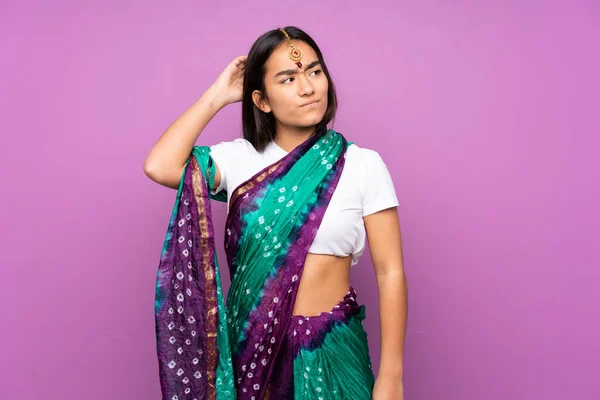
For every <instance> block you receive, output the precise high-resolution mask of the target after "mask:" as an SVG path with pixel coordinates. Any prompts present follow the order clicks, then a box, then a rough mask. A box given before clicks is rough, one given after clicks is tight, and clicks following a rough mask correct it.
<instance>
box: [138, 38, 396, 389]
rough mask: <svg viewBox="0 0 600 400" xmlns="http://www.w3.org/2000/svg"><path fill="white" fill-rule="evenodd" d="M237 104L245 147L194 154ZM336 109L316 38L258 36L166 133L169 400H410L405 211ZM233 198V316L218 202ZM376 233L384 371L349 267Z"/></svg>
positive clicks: (376, 160)
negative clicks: (221, 255) (215, 121)
mask: <svg viewBox="0 0 600 400" xmlns="http://www.w3.org/2000/svg"><path fill="white" fill-rule="evenodd" d="M237 101H242V122H243V133H244V137H243V138H240V139H236V140H233V141H228V142H220V143H218V144H215V145H213V146H210V147H209V146H195V142H196V140H197V138H198V136H199V134H200V133H201V132H202V130H203V129H204V127H205V126H206V125H207V124H208V122H209V121H210V120H211V118H212V117H213V116H214V115H215V114H216V113H217V112H218V110H220V109H221V108H223V107H224V106H225V105H227V104H230V103H233V102H237ZM336 105H337V99H336V94H335V88H334V85H333V82H332V80H331V76H330V74H329V71H328V70H327V66H326V65H325V61H324V59H323V56H322V54H321V51H320V50H319V48H318V46H317V44H316V43H315V42H314V41H313V39H312V38H311V37H310V36H308V35H307V34H306V33H305V32H303V31H302V30H300V29H298V28H296V27H286V28H283V29H275V30H272V31H269V32H267V33H265V34H264V35H262V36H261V37H260V38H258V39H257V41H256V42H255V43H254V45H253V46H252V48H251V50H250V52H249V54H248V56H240V57H237V58H236V59H234V60H233V61H232V62H231V63H230V64H229V65H228V66H227V67H226V68H225V70H224V71H223V72H222V73H221V75H219V77H218V79H217V80H216V81H215V82H214V84H213V85H212V86H211V87H210V88H209V89H208V90H207V91H206V92H205V93H204V95H203V96H202V97H201V98H200V99H199V100H198V101H197V102H196V103H195V104H194V105H193V106H192V107H190V108H189V109H188V110H187V111H186V112H185V113H183V114H182V115H181V116H180V117H179V118H178V119H177V120H176V121H175V122H174V123H173V124H172V125H171V126H169V128H168V129H167V130H166V131H165V132H164V133H163V135H162V136H161V138H160V139H159V140H158V142H157V143H156V145H155V146H154V147H153V148H152V150H151V152H150V154H149V155H148V157H147V159H146V161H145V164H144V170H145V173H146V174H147V175H148V177H149V178H150V179H152V180H153V181H155V182H158V183H160V184H162V185H165V186H168V187H171V188H174V189H178V195H177V201H176V204H175V207H174V209H173V212H172V217H171V221H170V224H169V229H168V232H167V237H166V239H165V243H164V246H163V251H162V253H161V262H160V266H159V271H158V276H157V287H156V305H155V313H156V333H157V342H158V345H157V350H158V356H159V366H160V378H161V387H162V391H163V398H164V399H169V400H181V399H198V400H200V399H205V398H207V399H234V398H237V399H248V400H263V399H310V400H315V399H352V400H361V399H375V400H383V399H394V400H396V399H402V398H403V387H402V354H403V345H404V338H405V329H406V317H407V315H406V314H407V288H406V281H405V276H404V271H403V265H402V250H401V247H402V246H401V237H400V227H399V222H398V214H397V211H396V207H397V206H398V201H397V198H396V194H395V191H394V186H393V183H392V180H391V177H390V174H389V172H388V170H387V168H386V166H385V163H384V162H383V160H382V159H381V157H380V156H379V154H378V153H377V152H375V151H373V150H370V149H367V148H362V147H359V146H357V145H356V144H353V143H352V142H350V141H348V140H347V139H346V138H345V137H344V136H343V135H342V134H341V133H339V132H336V131H335V130H333V129H328V128H327V127H326V126H327V124H328V123H329V122H330V121H332V120H333V118H334V116H335V112H336ZM211 198H212V199H216V200H220V201H225V202H227V204H228V215H227V222H226V234H225V250H226V254H227V262H228V265H229V270H230V276H231V287H230V289H229V292H228V295H227V304H226V306H225V304H224V300H223V294H222V292H221V283H220V279H219V273H218V265H217V259H216V256H215V254H216V253H215V251H214V239H213V229H212V219H211V213H210V201H209V199H211ZM365 237H368V239H369V248H370V252H371V257H372V260H373V265H374V267H375V272H376V276H377V284H378V291H379V304H380V320H381V324H380V327H381V363H380V368H379V374H378V376H377V379H376V380H375V377H374V375H373V372H372V368H371V361H370V358H369V348H368V344H367V335H366V332H365V331H364V329H363V323H362V321H363V319H364V318H365V306H364V305H360V304H359V303H358V302H357V300H356V292H355V290H354V288H353V287H352V286H351V283H350V269H351V267H352V266H353V265H355V264H356V263H357V261H358V258H359V257H360V255H361V254H362V252H363V250H364V245H365Z"/></svg>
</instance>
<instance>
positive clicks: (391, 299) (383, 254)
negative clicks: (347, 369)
mask: <svg viewBox="0 0 600 400" xmlns="http://www.w3.org/2000/svg"><path fill="white" fill-rule="evenodd" d="M364 223H365V229H366V233H367V238H368V241H369V250H370V253H371V259H372V261H373V266H374V267H375V275H376V277H377V287H378V291H379V319H380V332H381V333H380V335H381V361H380V364H379V374H378V375H377V380H376V381H375V387H374V389H373V400H384V399H385V400H401V399H404V389H403V384H402V376H403V365H402V363H403V355H404V339H405V337H406V321H407V316H408V288H407V282H406V276H405V274H404V264H403V256H402V238H401V233H400V222H399V219H398V211H397V207H393V208H388V209H385V210H382V211H379V212H376V213H374V214H370V215H367V216H366V217H364Z"/></svg>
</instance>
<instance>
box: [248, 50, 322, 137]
mask: <svg viewBox="0 0 600 400" xmlns="http://www.w3.org/2000/svg"><path fill="white" fill-rule="evenodd" d="M294 43H295V44H296V45H297V47H298V48H299V49H300V51H301V52H302V54H303V57H302V60H301V61H300V62H301V63H302V68H298V66H297V65H296V64H295V63H294V61H292V60H291V59H290V57H289V51H290V49H291V47H290V46H289V44H288V42H287V41H286V42H283V43H282V44H281V45H280V46H279V47H277V48H276V49H275V51H273V53H272V54H271V56H270V57H269V59H268V60H267V63H266V65H265V67H266V72H265V89H266V93H265V97H264V98H263V99H262V100H261V93H260V91H258V90H255V91H254V92H253V94H252V99H253V101H254V104H256V106H257V107H258V108H260V109H261V110H262V111H264V112H266V113H268V112H273V115H274V117H275V119H276V120H277V121H278V123H280V124H283V125H287V126H294V127H303V128H304V127H310V126H314V125H316V124H318V123H319V122H320V121H321V120H322V119H323V116H324V115H325V112H326V111H327V91H328V89H329V84H328V82H327V77H326V76H325V73H324V72H323V69H322V68H321V64H320V63H319V59H318V57H317V54H316V53H315V51H314V50H313V49H312V47H310V46H309V45H308V44H307V43H306V42H303V41H299V40H294ZM311 102H312V104H307V103H311Z"/></svg>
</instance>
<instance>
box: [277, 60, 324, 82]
mask: <svg viewBox="0 0 600 400" xmlns="http://www.w3.org/2000/svg"><path fill="white" fill-rule="evenodd" d="M320 64H321V62H320V61H319V60H317V61H313V62H311V63H310V64H308V65H307V66H306V67H305V68H304V69H305V70H307V69H311V68H312V67H314V66H317V65H320ZM296 71H297V69H286V70H285V71H279V72H278V73H276V74H275V76H274V78H277V77H278V76H281V75H294V74H295V73H296Z"/></svg>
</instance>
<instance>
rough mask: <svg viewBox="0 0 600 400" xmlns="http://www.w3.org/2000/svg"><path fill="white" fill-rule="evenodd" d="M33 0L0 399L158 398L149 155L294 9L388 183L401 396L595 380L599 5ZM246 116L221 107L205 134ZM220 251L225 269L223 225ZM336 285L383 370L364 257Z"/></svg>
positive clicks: (21, 13) (20, 33) (561, 390)
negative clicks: (401, 258) (351, 292)
mask: <svg viewBox="0 0 600 400" xmlns="http://www.w3.org/2000/svg"><path fill="white" fill-rule="evenodd" d="M40 3H43V4H34V3H33V2H25V1H20V2H16V1H6V0H5V1H3V2H2V3H1V4H0V46H1V48H0V50H1V60H2V61H1V63H0V72H1V75H0V77H1V78H0V109H1V112H0V118H1V120H0V123H1V125H0V127H1V129H2V133H1V135H2V136H1V137H2V140H1V142H0V143H1V146H0V174H1V178H2V194H3V196H2V206H1V207H0V226H1V227H2V228H1V231H0V235H1V237H0V239H1V241H0V243H1V246H2V249H1V252H0V254H1V256H0V283H1V287H0V301H1V304H2V308H1V313H2V314H1V320H0V345H1V346H2V347H1V349H0V350H1V352H0V354H1V355H0V372H1V374H0V398H2V399H9V398H18V399H40V398H43V399H49V400H54V399H88V400H96V399H106V398H110V399H159V398H160V388H159V381H158V370H157V359H156V354H155V336H154V315H153V306H154V284H155V278H156V270H157V267H158V262H159V257H160V250H161V246H162V243H163V240H164V235H165V233H166V228H167V224H168V220H169V216H170V212H171V209H172V206H173V203H174V200H175V191H173V190H171V189H167V188H164V187H161V186H159V185H157V184H155V183H153V182H151V181H150V180H149V179H148V178H146V177H145V175H144V173H143V169H142V165H143V161H144V158H145V157H146V155H147V154H148V152H149V150H150V148H151V147H152V146H153V144H154V143H155V142H156V140H157V139H158V137H159V136H160V134H161V133H162V132H163V131H164V129H165V128H166V127H167V126H168V125H169V124H170V123H171V122H173V120H174V119H175V118H176V117H177V116H178V115H180V114H181V113H182V112H183V111H184V110H185V109H186V108H187V107H189V106H190V105H191V104H192V103H193V102H194V101H195V100H196V99H197V98H198V97H200V96H201V95H202V93H203V91H204V90H205V89H206V88H207V87H208V85H210V84H211V83H212V82H213V81H214V79H216V77H217V75H218V74H219V73H220V72H221V70H222V69H223V68H224V67H225V65H226V64H227V63H228V62H229V61H230V60H231V59H233V58H234V57H236V56H238V55H241V54H245V53H246V52H247V51H248V50H249V48H250V46H251V44H252V42H253V41H254V40H255V39H256V38H257V37H258V36H259V35H260V34H262V33H263V32H265V31H267V30H269V29H272V28H277V27H280V26H284V25H287V24H292V25H298V26H300V27H302V28H304V29H305V30H307V32H308V33H309V34H311V35H312V36H313V37H314V38H315V40H316V41H317V43H319V45H320V46H321V49H322V51H323V53H324V55H325V59H326V61H327V63H328V66H329V68H330V70H331V72H332V75H333V77H334V80H335V82H336V84H337V85H338V89H339V96H340V110H339V114H338V118H337V121H336V124H335V126H334V127H335V128H336V129H337V130H338V131H340V132H342V133H343V134H345V135H346V136H347V137H348V138H349V139H351V140H354V141H355V142H356V143H357V144H358V145H360V146H363V147H368V148H372V149H375V150H377V151H379V152H380V154H381V155H382V157H383V158H384V160H385V161H386V163H387V165H388V167H389V169H390V171H391V173H392V176H393V179H394V182H395V185H396V189H397V192H398V197H399V200H400V203H401V205H400V208H399V213H400V220H401V224H402V234H403V240H404V253H405V269H406V273H407V276H408V280H409V289H410V300H409V302H410V310H409V324H408V334H407V339H406V353H405V389H406V399H408V400H410V399H428V400H429V399H431V400H437V399H461V400H466V399H469V400H470V399H473V400H475V399H488V400H500V399H545V400H549V399H564V398H570V399H596V398H600V366H599V361H598V360H599V356H600V345H599V344H598V337H599V334H600V312H599V311H598V305H599V301H600V294H599V291H598V289H597V285H598V282H599V281H600V272H599V270H600V269H599V266H600V263H599V261H600V260H599V256H598V252H599V250H600V248H599V247H600V246H599V245H598V240H597V237H598V226H599V222H600V218H599V213H598V204H599V201H600V193H599V184H598V182H599V180H600V176H599V175H600V168H599V166H598V163H597V161H596V158H597V155H598V153H599V151H598V146H599V145H600V140H599V139H598V135H599V134H600V129H599V128H600V121H599V117H598V108H599V99H598V94H599V92H600V79H599V77H598V74H599V72H598V71H600V56H599V52H598V48H599V47H598V46H599V45H598V43H599V38H600V6H599V5H598V4H599V3H598V2H596V1H592V0H590V1H571V2H568V1H562V2H558V1H503V2H491V1H489V2H485V1H479V2H476V1H430V0H427V1H412V2H392V1H389V2H383V1H369V2H354V1H318V2H317V1H306V2H297V3H289V2H281V1H262V2H256V1H255V2H206V1H204V2H201V1H194V2H192V1H178V2H164V1H156V0H153V1H136V2H134V1H125V2H123V1H118V2H117V1H106V2H98V1H96V2H87V3H88V4H82V2H76V1H58V0H57V1H53V2H49V1H48V2H40ZM493 3H495V4H493ZM240 126H241V123H240V107H239V103H238V104H235V105H230V106H228V107H226V108H225V109H224V110H223V111H222V112H220V113H219V114H218V115H217V117H216V118H215V119H214V120H213V121H212V122H211V123H210V124H209V126H208V128H207V129H206V130H205V132H204V133H203V134H202V136H201V137H200V140H199V141H198V144H213V143H216V142H218V141H221V140H231V139H233V138H235V137H237V136H239V134H240ZM215 212H216V213H217V217H216V225H217V235H218V237H219V238H222V235H223V223H224V217H225V207H224V205H222V204H220V205H218V206H217V207H215ZM219 256H220V257H221V258H220V260H221V266H222V267H223V274H222V275H223V277H224V281H225V282H226V284H227V286H228V279H227V273H226V269H225V268H224V267H225V258H224V254H223V252H222V243H221V240H220V239H219ZM353 283H354V285H355V287H356V288H357V291H358V300H359V301H360V302H363V303H365V304H366V305H367V321H366V324H367V329H368V332H369V341H370V346H371V352H372V356H373V361H374V365H375V368H377V366H378V362H379V336H378V315H377V290H376V283H375V277H374V272H373V268H372V265H371V261H370V258H369V256H368V254H365V256H363V258H362V259H361V261H360V264H359V265H357V266H356V267H355V268H354V269H353Z"/></svg>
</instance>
